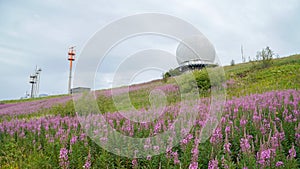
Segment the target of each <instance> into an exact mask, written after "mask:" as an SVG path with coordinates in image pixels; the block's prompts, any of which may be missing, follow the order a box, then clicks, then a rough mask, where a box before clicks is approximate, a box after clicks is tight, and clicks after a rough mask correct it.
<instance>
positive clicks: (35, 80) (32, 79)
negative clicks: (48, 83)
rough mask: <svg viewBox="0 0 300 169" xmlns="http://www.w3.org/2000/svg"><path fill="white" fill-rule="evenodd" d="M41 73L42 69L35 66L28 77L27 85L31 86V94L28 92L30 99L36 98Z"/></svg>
mask: <svg viewBox="0 0 300 169" xmlns="http://www.w3.org/2000/svg"><path fill="white" fill-rule="evenodd" d="M41 71H42V69H41V68H37V66H36V67H35V72H34V74H31V75H30V76H29V83H30V84H31V92H30V97H31V98H34V97H38V94H39V85H40V74H41Z"/></svg>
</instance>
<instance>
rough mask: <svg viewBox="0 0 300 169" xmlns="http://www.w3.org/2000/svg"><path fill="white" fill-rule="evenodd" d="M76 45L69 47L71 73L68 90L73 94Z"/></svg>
mask: <svg viewBox="0 0 300 169" xmlns="http://www.w3.org/2000/svg"><path fill="white" fill-rule="evenodd" d="M74 48H75V46H72V47H70V48H69V51H68V55H69V56H68V60H69V61H70V74H69V86H68V92H69V94H71V80H72V67H73V61H75V49H74Z"/></svg>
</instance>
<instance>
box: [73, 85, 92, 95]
mask: <svg viewBox="0 0 300 169" xmlns="http://www.w3.org/2000/svg"><path fill="white" fill-rule="evenodd" d="M90 91H91V88H88V87H75V88H72V89H71V94H74V93H83V92H90Z"/></svg>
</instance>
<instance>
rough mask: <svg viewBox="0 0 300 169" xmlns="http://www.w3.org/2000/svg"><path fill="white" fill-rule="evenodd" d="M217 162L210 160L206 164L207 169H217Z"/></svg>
mask: <svg viewBox="0 0 300 169" xmlns="http://www.w3.org/2000/svg"><path fill="white" fill-rule="evenodd" d="M218 165H219V162H218V160H217V159H213V160H210V161H209V162H208V169H218V168H219V167H218Z"/></svg>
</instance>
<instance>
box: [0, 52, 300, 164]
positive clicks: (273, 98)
mask: <svg viewBox="0 0 300 169" xmlns="http://www.w3.org/2000/svg"><path fill="white" fill-rule="evenodd" d="M257 64H259V62H251V63H243V64H238V65H234V66H226V67H224V69H225V73H226V74H225V75H226V80H225V81H226V83H225V84H224V85H225V86H226V88H227V95H226V96H227V100H226V102H225V104H224V108H223V111H222V114H221V116H220V117H219V120H220V122H219V123H218V124H217V125H216V126H214V130H213V132H212V133H211V136H210V137H209V138H208V139H206V140H203V139H201V137H199V133H201V131H202V130H203V128H205V126H206V125H207V118H208V116H209V115H210V114H208V112H209V109H210V106H211V100H210V98H209V94H210V93H209V92H207V93H203V92H200V97H199V98H198V99H195V100H190V102H189V104H188V105H186V103H183V102H182V100H181V98H180V93H181V91H180V88H179V87H178V86H176V84H175V83H174V80H173V79H172V78H169V79H168V80H167V81H163V80H157V81H153V82H149V83H144V84H138V85H133V86H130V87H129V97H130V101H131V103H132V105H133V106H134V108H135V109H136V110H134V111H132V110H131V109H130V108H129V107H126V105H125V106H124V107H122V110H120V107H116V105H115V104H114V99H113V98H112V94H111V91H110V90H100V91H97V92H96V96H97V100H96V101H97V103H98V108H99V110H100V111H101V113H102V114H101V115H100V114H91V115H88V116H86V118H87V119H88V118H89V119H92V120H93V122H97V121H98V120H99V119H100V118H101V116H102V115H103V116H104V117H105V118H106V121H107V122H108V124H109V125H110V126H111V127H113V128H114V129H116V130H117V131H118V132H120V133H122V134H123V135H126V136H130V137H134V138H145V137H149V136H151V137H153V136H156V135H158V134H160V133H163V132H164V131H166V130H169V129H171V130H172V128H173V125H172V124H173V123H174V121H175V119H176V117H178V116H180V115H181V114H182V113H186V112H196V113H197V114H198V116H197V117H196V118H192V119H191V120H189V121H188V124H189V125H192V126H193V127H192V129H191V130H189V131H185V130H180V131H179V133H178V132H177V133H176V134H179V135H182V136H183V137H182V138H180V137H179V138H180V140H179V141H178V143H175V140H172V139H171V138H172V137H171V136H170V137H169V138H166V139H167V140H169V144H170V145H172V146H170V148H167V150H166V151H163V152H162V153H161V154H159V155H155V156H151V155H148V154H147V152H149V151H158V152H159V151H161V150H162V149H163V147H160V146H158V145H156V144H155V143H151V142H147V141H146V142H145V143H143V144H142V146H143V147H142V148H143V149H144V153H145V154H144V155H145V158H128V157H122V156H118V155H115V154H113V153H111V152H109V151H107V150H105V149H104V148H102V147H101V146H98V145H97V142H95V141H94V140H98V141H100V142H101V143H105V144H107V145H108V146H117V145H120V142H122V140H114V138H112V137H110V133H109V132H110V131H109V130H107V133H105V134H104V135H100V137H99V131H98V130H97V129H99V128H101V129H106V125H105V124H102V123H95V124H93V127H94V128H93V130H91V131H89V132H86V129H90V128H91V127H90V126H91V124H88V123H80V121H79V119H78V117H77V116H76V113H78V112H75V108H74V105H73V101H72V97H71V96H61V97H55V98H44V99H42V100H39V99H38V100H29V101H22V102H20V101H9V102H3V103H2V104H0V168H63V169H66V168H191V169H194V168H210V169H216V168H224V169H227V168H244V169H246V168H249V169H250V168H299V167H300V157H299V153H300V148H299V146H300V121H299V120H300V90H299V87H300V80H299V79H300V77H299V76H300V55H294V56H290V57H286V58H280V59H274V61H273V63H272V65H271V66H270V67H268V68H258V67H257V66H256V65H257ZM153 89H156V90H159V91H162V92H164V94H165V96H166V100H167V101H166V104H165V105H164V106H165V107H164V108H161V107H159V106H158V107H156V106H151V103H150V101H149V98H148V96H149V94H150V92H151V91H152V90H153ZM115 94H116V95H117V96H118V97H120V98H122V97H123V96H124V95H125V94H126V90H125V88H118V89H116V90H115ZM158 104H159V103H158ZM126 113H127V114H135V115H136V116H143V114H145V113H149V114H153V115H154V116H156V115H157V116H159V118H157V119H155V120H154V121H152V122H149V123H136V122H132V121H130V120H128V119H126V118H125V117H123V116H122V115H121V114H126ZM99 121H100V120H99ZM180 127H182V126H179V128H180ZM88 133H93V134H94V136H95V137H93V136H92V137H91V136H88ZM117 148H119V149H118V151H122V150H123V149H126V150H127V151H129V150H131V151H132V152H134V150H135V147H134V146H132V145H131V146H130V145H126V146H125V147H122V146H120V147H117Z"/></svg>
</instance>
